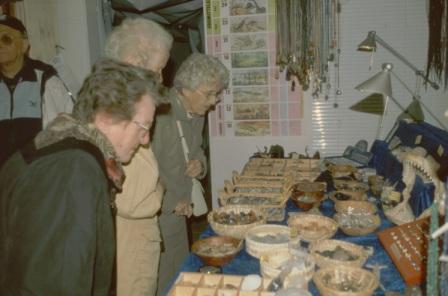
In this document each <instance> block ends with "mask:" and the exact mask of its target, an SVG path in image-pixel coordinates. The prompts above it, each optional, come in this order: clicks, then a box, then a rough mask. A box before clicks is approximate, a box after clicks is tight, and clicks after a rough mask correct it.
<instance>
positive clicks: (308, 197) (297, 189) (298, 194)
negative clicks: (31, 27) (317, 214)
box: [291, 181, 327, 211]
mask: <svg viewBox="0 0 448 296" xmlns="http://www.w3.org/2000/svg"><path fill="white" fill-rule="evenodd" d="M326 188H327V184H326V183H325V182H307V181H304V182H299V183H297V184H295V185H294V186H293V187H292V193H291V200H292V201H293V202H294V203H295V205H296V206H297V207H298V208H300V209H302V210H305V211H307V210H309V209H311V208H312V207H313V206H315V205H316V203H320V202H321V200H322V199H323V198H324V197H325V190H326Z"/></svg>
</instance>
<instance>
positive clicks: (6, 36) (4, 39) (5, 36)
mask: <svg viewBox="0 0 448 296" xmlns="http://www.w3.org/2000/svg"><path fill="white" fill-rule="evenodd" d="M14 39H15V38H14V37H13V36H11V35H9V34H3V35H2V37H0V42H1V43H2V44H3V45H5V46H10V45H11V44H12V43H13V42H14Z"/></svg>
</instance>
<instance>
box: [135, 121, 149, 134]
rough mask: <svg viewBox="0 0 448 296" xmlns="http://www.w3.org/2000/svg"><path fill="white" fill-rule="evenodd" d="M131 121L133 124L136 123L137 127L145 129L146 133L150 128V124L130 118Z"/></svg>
mask: <svg viewBox="0 0 448 296" xmlns="http://www.w3.org/2000/svg"><path fill="white" fill-rule="evenodd" d="M132 122H133V123H134V124H136V125H137V126H138V127H140V128H141V129H143V130H145V132H147V133H149V131H150V130H151V126H150V125H147V124H144V123H141V122H139V121H137V120H132Z"/></svg>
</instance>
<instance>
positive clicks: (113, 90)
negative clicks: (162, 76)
mask: <svg viewBox="0 0 448 296" xmlns="http://www.w3.org/2000/svg"><path fill="white" fill-rule="evenodd" d="M157 79H158V75H157V74H156V73H154V72H152V71H148V70H145V69H143V68H140V67H135V66H132V65H128V64H124V63H121V62H118V61H115V60H112V59H101V60H99V61H98V62H96V63H95V65H94V66H93V69H92V72H91V73H90V74H89V75H88V76H87V78H86V79H85V80H84V83H83V85H82V87H81V89H80V90H79V92H78V98H77V100H76V103H75V106H74V107H73V117H74V118H76V119H78V120H80V121H81V122H84V123H90V122H93V121H94V119H95V115H96V114H98V113H100V112H105V113H107V114H108V115H110V116H111V117H112V118H114V119H116V120H117V121H124V120H131V119H132V118H133V117H134V115H135V112H136V110H135V104H136V103H138V102H140V100H141V99H142V97H143V96H144V95H149V96H150V97H151V98H152V100H153V102H154V105H158V104H159V103H161V102H163V98H162V96H161V94H160V91H161V87H160V86H159V84H158V82H157V81H158V80H157Z"/></svg>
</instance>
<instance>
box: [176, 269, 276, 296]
mask: <svg viewBox="0 0 448 296" xmlns="http://www.w3.org/2000/svg"><path fill="white" fill-rule="evenodd" d="M243 280H244V276H236V275H224V274H204V273H196V272H182V273H181V274H180V275H179V277H178V278H177V280H176V282H175V284H174V286H173V287H172V288H171V289H170V291H169V292H168V296H274V295H275V293H274V292H268V291H267V287H268V286H269V283H270V280H266V279H263V280H262V284H261V287H260V288H258V289H257V290H255V291H242V290H241V285H242V283H243Z"/></svg>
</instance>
